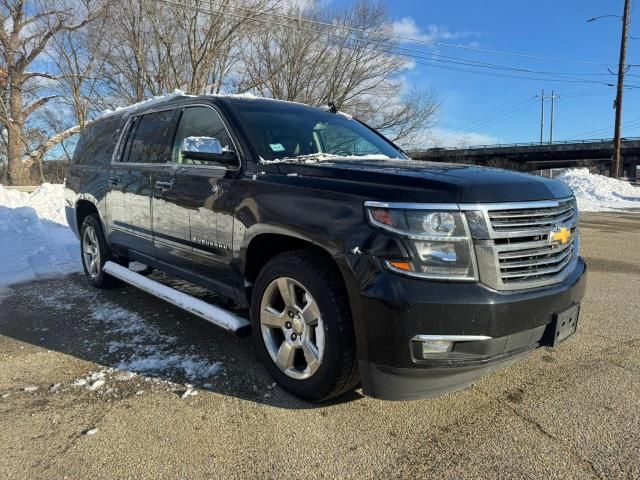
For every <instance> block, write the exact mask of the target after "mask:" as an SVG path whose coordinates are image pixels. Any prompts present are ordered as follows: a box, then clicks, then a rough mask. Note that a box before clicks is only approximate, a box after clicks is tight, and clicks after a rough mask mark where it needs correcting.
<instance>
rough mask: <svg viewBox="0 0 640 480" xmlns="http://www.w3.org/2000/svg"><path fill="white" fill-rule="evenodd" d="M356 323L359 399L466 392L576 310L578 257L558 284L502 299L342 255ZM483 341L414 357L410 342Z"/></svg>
mask: <svg viewBox="0 0 640 480" xmlns="http://www.w3.org/2000/svg"><path fill="white" fill-rule="evenodd" d="M340 266H341V269H342V271H343V276H344V278H345V283H346V285H347V289H348V291H349V298H350V301H351V307H352V311H353V316H354V324H355V330H356V342H357V346H358V357H359V366H360V375H361V381H362V386H363V390H364V393H365V394H367V395H370V396H373V397H377V398H384V399H412V398H425V397H429V396H435V395H440V394H443V393H447V392H451V391H454V390H458V389H460V388H464V387H465V386H467V385H469V384H471V383H473V382H474V381H475V380H477V379H478V378H480V377H482V376H484V375H486V374H488V373H490V372H492V371H495V370H497V369H499V368H501V367H504V366H506V365H509V364H511V363H513V362H515V361H517V360H518V359H520V358H522V357H524V356H526V355H527V354H529V353H530V352H531V351H533V350H535V349H536V348H537V347H538V346H540V342H541V340H542V338H543V335H544V333H545V330H546V328H547V325H549V324H550V323H551V322H552V320H553V315H554V313H557V312H560V311H563V310H565V309H567V308H569V307H571V306H572V305H575V304H578V303H580V301H581V300H582V298H583V296H584V291H585V286H586V275H585V274H586V265H585V263H584V261H583V260H582V258H579V259H578V262H577V264H576V267H575V269H574V271H573V272H571V274H569V275H568V276H567V277H566V278H565V279H564V281H562V282H560V283H557V284H554V285H550V286H547V287H544V288H538V289H531V290H524V291H523V290H521V291H515V292H504V291H497V290H493V289H490V288H488V287H486V286H484V285H482V284H478V283H461V282H449V283H446V282H436V281H426V280H422V279H414V278H409V277H403V276H401V275H397V274H394V273H391V272H388V271H386V270H385V269H384V268H383V267H382V266H381V265H380V262H379V260H378V259H376V258H375V257H369V256H352V255H345V256H344V257H343V258H342V261H341V262H340ZM425 334H429V335H483V336H489V337H492V338H491V340H484V341H474V342H465V343H456V344H455V345H454V348H453V351H452V352H449V353H445V354H436V355H434V356H433V357H430V358H429V359H428V360H425V359H423V358H418V357H417V356H416V355H415V354H414V353H415V348H413V346H412V345H413V344H412V342H411V339H412V338H413V337H414V336H416V335H425Z"/></svg>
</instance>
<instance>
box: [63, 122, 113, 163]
mask: <svg viewBox="0 0 640 480" xmlns="http://www.w3.org/2000/svg"><path fill="white" fill-rule="evenodd" d="M120 121H121V118H120V117H110V118H106V119H104V120H98V121H97V122H94V123H90V124H89V125H87V127H86V128H85V129H84V131H83V132H82V135H81V136H80V140H78V144H77V145H76V148H75V150H74V152H73V159H72V160H71V163H74V164H77V165H106V164H108V163H109V162H110V161H111V155H112V154H113V149H114V148H115V146H116V143H117V141H118V135H119V134H120V129H119V128H118V127H119V124H120Z"/></svg>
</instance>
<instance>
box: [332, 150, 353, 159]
mask: <svg viewBox="0 0 640 480" xmlns="http://www.w3.org/2000/svg"><path fill="white" fill-rule="evenodd" d="M334 155H338V156H341V157H350V156H351V155H352V154H351V152H347V151H346V150H338V151H337V152H335V153H334Z"/></svg>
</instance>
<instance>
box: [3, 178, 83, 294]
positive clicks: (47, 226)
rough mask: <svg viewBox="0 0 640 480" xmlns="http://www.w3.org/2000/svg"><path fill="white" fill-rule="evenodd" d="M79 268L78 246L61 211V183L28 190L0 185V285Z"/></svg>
mask: <svg viewBox="0 0 640 480" xmlns="http://www.w3.org/2000/svg"><path fill="white" fill-rule="evenodd" d="M81 269H82V265H81V263H80V246H79V243H78V240H77V239H76V237H75V236H74V235H73V233H72V232H71V230H70V229H69V227H68V225H67V220H66V218H65V214H64V187H63V186H62V185H52V184H48V183H45V184H44V185H42V186H41V187H39V188H38V189H37V190H36V191H35V192H33V193H31V194H28V193H24V192H18V191H16V190H9V189H6V188H4V187H2V186H1V185H0V289H2V288H3V287H6V286H7V285H10V284H13V283H18V282H24V281H28V280H33V279H35V278H38V277H43V276H52V275H60V274H67V273H72V272H77V271H80V270H81Z"/></svg>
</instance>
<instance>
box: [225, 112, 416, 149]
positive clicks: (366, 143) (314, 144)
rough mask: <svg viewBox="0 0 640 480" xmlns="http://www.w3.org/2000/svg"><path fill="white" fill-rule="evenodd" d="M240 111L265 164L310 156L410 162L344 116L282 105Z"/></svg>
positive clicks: (388, 144)
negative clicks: (392, 159)
mask: <svg viewBox="0 0 640 480" xmlns="http://www.w3.org/2000/svg"><path fill="white" fill-rule="evenodd" d="M236 111H237V112H238V115H239V116H240V119H241V121H242V123H243V124H244V126H245V128H246V129H247V133H248V135H249V137H250V139H251V141H252V143H253V145H254V146H255V148H256V150H257V151H258V154H259V155H260V157H262V158H263V159H264V160H277V159H283V158H297V157H303V156H307V155H313V156H317V157H318V158H322V157H323V156H326V157H332V156H340V157H362V158H363V159H364V158H372V157H374V158H375V157H380V158H384V157H388V158H397V159H406V158H407V157H405V156H404V154H402V152H400V151H399V150H398V149H397V148H395V147H394V146H393V145H392V144H391V143H389V142H388V141H386V140H385V139H384V138H382V137H380V136H379V135H377V134H376V133H375V132H373V131H371V130H369V129H368V128H367V127H365V126H364V125H362V124H361V123H360V122H358V121H356V120H354V119H352V118H350V117H349V116H347V115H345V114H341V113H331V112H328V111H323V110H321V109H318V108H310V107H307V106H304V105H296V104H287V103H280V102H273V101H268V102H257V101H248V102H242V103H240V104H239V105H237V106H236Z"/></svg>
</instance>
